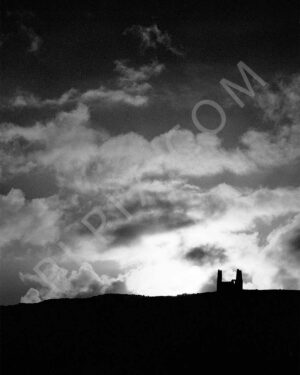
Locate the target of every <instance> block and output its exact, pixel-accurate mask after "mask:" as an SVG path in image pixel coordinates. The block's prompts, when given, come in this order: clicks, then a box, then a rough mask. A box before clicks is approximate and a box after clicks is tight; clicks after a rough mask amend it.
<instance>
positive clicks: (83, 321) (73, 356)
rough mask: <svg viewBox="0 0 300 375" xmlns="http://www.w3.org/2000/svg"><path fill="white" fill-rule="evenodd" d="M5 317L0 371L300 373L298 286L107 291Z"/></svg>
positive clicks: (11, 309)
mask: <svg viewBox="0 0 300 375" xmlns="http://www.w3.org/2000/svg"><path fill="white" fill-rule="evenodd" d="M0 313H1V346H2V358H1V363H2V367H3V368H2V369H3V371H2V372H1V373H2V374H12V373H13V371H14V370H15V371H18V373H24V374H25V373H26V374H27V373H28V374H30V373H31V374H32V373H39V374H60V373H61V374H68V373H73V374H77V373H80V374H81V373H82V374H83V373H85V374H86V373H89V372H90V371H93V373H97V374H139V375H143V374H171V373H174V372H175V373H179V372H180V373H182V374H190V373H191V372H192V371H193V373H194V372H196V373H198V374H201V373H204V371H205V372H207V370H210V373H214V371H215V370H218V369H220V370H224V371H225V372H228V370H229V372H230V373H237V372H238V371H240V372H241V373H242V372H245V371H248V370H251V371H255V372H256V373H262V374H265V373H267V372H271V371H273V370H281V371H283V372H284V373H289V372H290V371H293V373H294V374H296V373H300V292H294V291H245V292H243V293H242V294H240V295H228V296H226V295H220V294H217V293H206V294H199V295H186V296H180V297H154V298H147V297H140V296H127V295H103V296H99V297H94V298H91V299H80V300H79V299H76V300H52V301H46V302H43V303H40V304H35V305H17V306H7V307H2V308H1V310H0ZM195 366H197V367H195ZM211 371H212V372H211Z"/></svg>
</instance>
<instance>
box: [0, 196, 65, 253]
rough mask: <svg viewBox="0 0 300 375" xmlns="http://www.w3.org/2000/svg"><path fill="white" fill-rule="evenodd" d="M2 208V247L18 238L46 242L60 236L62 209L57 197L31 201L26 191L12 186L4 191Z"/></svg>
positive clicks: (0, 234)
mask: <svg viewBox="0 0 300 375" xmlns="http://www.w3.org/2000/svg"><path fill="white" fill-rule="evenodd" d="M0 211H1V218H0V250H1V248H3V247H4V245H7V244H9V243H10V242H12V241H16V240H18V241H21V242H22V243H25V244H32V245H39V246H45V245H46V244H47V243H51V242H55V241H56V240H57V239H58V238H59V233H60V231H59V225H58V222H59V219H60V216H61V211H60V210H59V208H58V207H57V201H56V199H55V197H53V198H48V199H33V200H31V201H29V202H27V201H26V199H25V197H24V194H23V193H22V191H20V190H17V189H12V190H11V191H10V192H9V193H8V194H7V195H6V196H5V195H0ZM0 256H1V253H0Z"/></svg>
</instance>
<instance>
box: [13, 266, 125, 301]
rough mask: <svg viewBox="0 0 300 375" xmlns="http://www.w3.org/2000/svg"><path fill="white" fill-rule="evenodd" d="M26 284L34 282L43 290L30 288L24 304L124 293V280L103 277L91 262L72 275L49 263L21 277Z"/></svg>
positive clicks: (23, 298) (22, 299)
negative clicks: (36, 272) (38, 270)
mask: <svg viewBox="0 0 300 375" xmlns="http://www.w3.org/2000/svg"><path fill="white" fill-rule="evenodd" d="M20 277H21V279H22V281H24V282H34V283H36V284H38V285H39V289H35V288H30V289H29V290H28V292H27V293H26V294H25V295H24V296H23V297H22V298H21V302H22V303H37V302H41V301H43V300H47V299H56V298H84V297H91V296H95V295H99V294H104V293H115V292H116V291H117V292H118V291H122V292H124V291H125V289H124V287H123V288H122V280H123V277H122V276H119V277H116V278H110V277H107V276H106V275H102V276H99V275H98V274H97V273H96V272H95V271H94V269H93V267H92V266H91V265H90V264H89V263H83V264H82V265H81V266H80V267H79V269H78V270H73V271H71V272H69V271H68V270H67V269H65V268H63V267H60V266H58V265H57V264H55V263H54V262H48V263H46V265H45V267H44V268H43V270H42V272H41V273H39V274H22V273H21V274H20Z"/></svg>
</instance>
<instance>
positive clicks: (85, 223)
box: [0, 0, 300, 304]
mask: <svg viewBox="0 0 300 375" xmlns="http://www.w3.org/2000/svg"><path fill="white" fill-rule="evenodd" d="M299 25H300V17H299V4H298V2H296V1H279V2H278V1H240V2H239V1H230V2H227V1H219V2H217V1H208V2H207V1H185V2H181V3H180V4H176V3H175V2H171V1H166V2H163V1H151V2H144V1H111V0H110V1H103V0H102V1H84V2H78V3H77V2H72V1H63V0H60V1H55V0H52V1H47V0H46V1H37V2H30V1H2V2H1V23H0V64H1V65H0V82H1V84H0V194H1V195H0V304H14V303H18V302H20V301H21V302H27V303H31V302H39V301H42V300H45V299H50V298H62V297H87V296H93V295H98V294H103V293H136V294H144V295H177V294H181V293H197V292H205V291H210V290H212V288H213V286H212V285H213V281H214V277H215V274H216V270H217V269H218V268H222V269H223V270H224V276H225V277H228V278H230V277H231V276H233V274H234V271H235V269H236V268H240V269H242V270H243V272H244V274H245V281H246V282H245V287H246V288H249V289H251V288H252V289H253V288H254V289H255V288H257V289H280V288H285V289H299V287H300V272H299V267H300V178H299V166H300V124H299V118H300V110H299V104H300V71H299V68H300V65H299V63H300V54H299V46H300V44H299V41H300V40H299ZM241 62H242V63H241ZM238 64H239V65H238ZM241 67H242V68H241ZM245 67H246V68H245ZM245 72H246V73H245ZM249 72H250V73H249ZM242 73H243V74H246V77H247V79H249V81H248V83H249V84H250V88H251V89H253V93H252V94H253V95H249V94H251V90H250V91H248V93H247V92H245V90H246V89H247V90H249V87H248V88H247V86H246V84H247V80H244V78H245V77H244V78H243V76H242ZM222 80H223V81H222ZM224 80H229V86H228V81H227V90H226V86H225V88H224V87H223V86H222V85H221V84H220V81H222V82H224ZM225 82H226V81H225ZM230 82H231V86H230ZM262 83H265V84H262ZM232 84H235V86H234V85H233V86H232ZM236 85H239V86H240V87H239V89H237V86H236ZM230 89H231V90H232V91H231V95H230ZM237 97H238V99H236V98H237ZM202 100H209V101H213V103H217V105H218V106H219V107H218V108H221V110H223V111H224V113H225V116H226V123H225V126H224V127H223V128H222V129H221V131H218V132H217V131H213V130H214V129H216V128H218V126H219V125H220V114H219V112H218V110H216V108H214V107H212V106H211V105H202V106H200V107H199V109H198V111H196V118H197V120H198V122H199V123H200V124H201V125H202V126H203V127H204V128H205V129H204V128H203V127H202V128H201V127H199V126H198V127H197V126H196V125H195V120H193V118H192V113H193V108H194V107H195V105H196V104H197V103H199V102H200V101H202ZM239 100H241V101H242V105H239ZM210 103H211V102H210ZM240 104H241V103H240Z"/></svg>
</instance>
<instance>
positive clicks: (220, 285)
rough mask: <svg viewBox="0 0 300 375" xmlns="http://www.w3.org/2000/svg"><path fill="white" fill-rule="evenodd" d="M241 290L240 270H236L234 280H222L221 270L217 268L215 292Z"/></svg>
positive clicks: (241, 276)
mask: <svg viewBox="0 0 300 375" xmlns="http://www.w3.org/2000/svg"><path fill="white" fill-rule="evenodd" d="M242 290H243V275H242V271H241V270H236V277H235V280H231V281H222V271H221V270H218V279H217V292H219V293H236V292H240V291H242Z"/></svg>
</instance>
